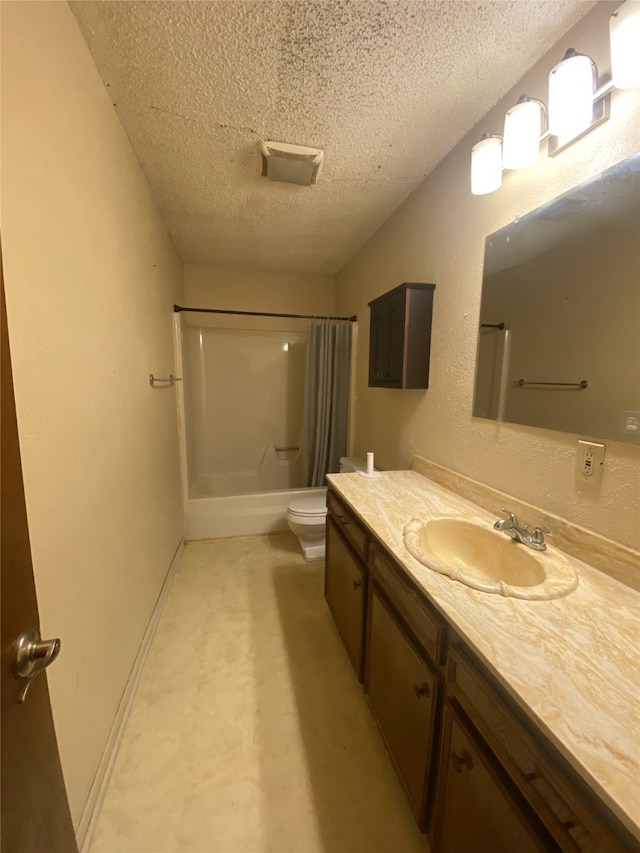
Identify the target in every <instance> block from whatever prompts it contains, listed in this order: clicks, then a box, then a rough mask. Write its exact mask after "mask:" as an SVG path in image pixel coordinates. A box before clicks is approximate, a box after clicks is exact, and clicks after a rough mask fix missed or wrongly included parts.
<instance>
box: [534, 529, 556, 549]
mask: <svg viewBox="0 0 640 853" xmlns="http://www.w3.org/2000/svg"><path fill="white" fill-rule="evenodd" d="M545 533H546V534H547V536H553V533H552V532H551V531H550V530H547V529H546V527H535V528H534V529H533V530H532V531H531V533H530V535H529V539H530V540H531V541H532V542H534V543H535V544H536V545H544V535H545Z"/></svg>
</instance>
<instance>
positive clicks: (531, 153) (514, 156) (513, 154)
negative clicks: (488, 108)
mask: <svg viewBox="0 0 640 853" xmlns="http://www.w3.org/2000/svg"><path fill="white" fill-rule="evenodd" d="M546 112H547V111H546V108H545V105H544V104H543V103H542V101H538V100H536V99H535V98H530V97H529V96H528V95H520V97H519V98H518V102H517V104H515V105H514V106H513V107H511V109H510V110H509V111H508V112H507V114H506V115H505V117H504V137H503V142H502V165H503V167H504V168H505V169H522V168H524V167H525V166H531V164H532V163H535V162H536V160H537V159H538V154H539V153H540V134H541V133H544V131H545V130H546V128H545V127H544V126H543V125H544V124H545V123H546V122H545V118H546Z"/></svg>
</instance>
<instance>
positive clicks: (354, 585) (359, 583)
mask: <svg viewBox="0 0 640 853" xmlns="http://www.w3.org/2000/svg"><path fill="white" fill-rule="evenodd" d="M359 586H362V581H354V582H353V588H354V589H358V587H359Z"/></svg>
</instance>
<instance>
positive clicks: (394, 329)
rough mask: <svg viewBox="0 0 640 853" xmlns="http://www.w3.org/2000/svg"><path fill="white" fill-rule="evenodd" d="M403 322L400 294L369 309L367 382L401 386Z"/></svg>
mask: <svg viewBox="0 0 640 853" xmlns="http://www.w3.org/2000/svg"><path fill="white" fill-rule="evenodd" d="M404 322H405V295H404V293H397V294H394V295H393V296H392V297H390V298H389V299H385V300H383V301H382V302H381V303H380V304H379V305H376V306H375V308H372V309H371V328H370V349H369V385H381V386H384V387H390V388H395V387H398V388H400V387H401V386H402V370H403V363H404Z"/></svg>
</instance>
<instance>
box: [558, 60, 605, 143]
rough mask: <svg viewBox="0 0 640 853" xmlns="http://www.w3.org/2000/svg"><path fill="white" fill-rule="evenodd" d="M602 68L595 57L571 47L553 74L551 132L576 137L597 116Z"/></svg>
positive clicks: (563, 136) (564, 136) (565, 136)
mask: <svg viewBox="0 0 640 853" xmlns="http://www.w3.org/2000/svg"><path fill="white" fill-rule="evenodd" d="M597 79H598V71H597V69H596V66H595V63H594V62H593V60H592V59H591V58H590V57H588V56H585V55H584V54H583V53H576V51H575V50H574V49H573V48H572V47H570V48H569V50H567V52H566V53H565V55H564V57H563V59H562V62H559V63H558V64H557V65H556V66H555V68H552V69H551V72H550V73H549V132H550V133H551V134H552V135H553V136H560V137H562V138H568V139H572V138H573V137H575V136H577V135H578V134H579V133H582V131H583V130H586V129H587V128H588V127H589V125H590V124H591V120H592V119H593V93H594V92H595V90H596V83H597Z"/></svg>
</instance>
